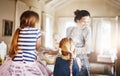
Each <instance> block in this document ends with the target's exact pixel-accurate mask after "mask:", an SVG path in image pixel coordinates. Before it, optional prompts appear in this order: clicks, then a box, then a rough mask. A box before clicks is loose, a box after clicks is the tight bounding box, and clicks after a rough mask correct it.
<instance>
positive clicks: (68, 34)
mask: <svg viewBox="0 0 120 76" xmlns="http://www.w3.org/2000/svg"><path fill="white" fill-rule="evenodd" d="M72 33H73V27H69V28H67V32H66V35H67V37H72Z"/></svg>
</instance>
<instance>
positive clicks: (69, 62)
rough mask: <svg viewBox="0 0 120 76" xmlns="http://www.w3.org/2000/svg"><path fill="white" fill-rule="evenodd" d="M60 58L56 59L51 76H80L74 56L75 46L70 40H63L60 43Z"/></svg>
mask: <svg viewBox="0 0 120 76" xmlns="http://www.w3.org/2000/svg"><path fill="white" fill-rule="evenodd" d="M59 48H61V54H62V55H61V56H60V57H57V59H56V63H55V67H54V72H53V76H80V71H79V68H78V65H77V62H76V60H75V59H74V55H75V46H74V44H73V41H72V39H71V38H63V39H62V40H61V41H60V44H59Z"/></svg>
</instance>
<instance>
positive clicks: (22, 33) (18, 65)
mask: <svg viewBox="0 0 120 76" xmlns="http://www.w3.org/2000/svg"><path fill="white" fill-rule="evenodd" d="M38 22H39V15H38V14H37V13H36V12H34V11H25V12H23V13H22V15H21V17H20V26H19V28H17V30H16V31H15V33H14V35H13V38H12V42H11V46H10V49H9V51H8V55H9V57H10V58H9V59H8V58H7V60H6V62H5V64H3V65H2V66H0V75H1V76H49V74H48V71H47V69H46V68H45V66H44V65H43V64H42V63H40V62H37V54H36V52H37V51H38V50H39V49H40V41H41V32H40V31H39V30H38V29H37V28H35V26H36V25H37V24H38Z"/></svg>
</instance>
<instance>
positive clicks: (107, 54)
mask: <svg viewBox="0 0 120 76" xmlns="http://www.w3.org/2000/svg"><path fill="white" fill-rule="evenodd" d="M117 19H118V18H117V17H110V18H107V17H105V18H92V32H93V47H94V50H95V51H96V52H97V53H98V60H100V59H103V57H104V58H109V59H112V61H114V59H115V58H116V54H117V36H118V35H117V34H118V24H117ZM101 57H102V58H101ZM108 61H110V60H108Z"/></svg>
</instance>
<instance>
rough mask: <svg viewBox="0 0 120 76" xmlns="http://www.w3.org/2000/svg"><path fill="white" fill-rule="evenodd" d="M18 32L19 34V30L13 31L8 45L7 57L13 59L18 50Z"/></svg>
mask: <svg viewBox="0 0 120 76" xmlns="http://www.w3.org/2000/svg"><path fill="white" fill-rule="evenodd" d="M19 32H20V28H17V30H16V31H15V33H14V35H13V38H12V42H11V45H10V49H9V51H8V55H9V56H10V57H11V58H12V59H13V58H14V56H15V55H16V54H17V50H18V46H17V45H18V44H17V43H18V36H19Z"/></svg>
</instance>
